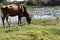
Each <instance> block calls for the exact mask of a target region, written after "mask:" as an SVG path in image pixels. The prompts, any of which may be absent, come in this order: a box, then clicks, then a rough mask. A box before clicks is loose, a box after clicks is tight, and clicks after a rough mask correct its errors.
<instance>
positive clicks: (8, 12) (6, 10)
mask: <svg viewBox="0 0 60 40" xmlns="http://www.w3.org/2000/svg"><path fill="white" fill-rule="evenodd" d="M1 11H2V12H3V16H2V22H3V26H4V25H5V24H4V19H5V18H6V21H7V23H8V25H9V26H10V24H9V22H8V16H16V15H18V24H21V17H23V16H24V17H26V19H27V22H28V24H30V22H31V18H30V17H29V14H28V12H27V10H26V8H25V7H24V6H21V7H20V6H18V5H16V4H11V5H7V6H2V7H1Z"/></svg>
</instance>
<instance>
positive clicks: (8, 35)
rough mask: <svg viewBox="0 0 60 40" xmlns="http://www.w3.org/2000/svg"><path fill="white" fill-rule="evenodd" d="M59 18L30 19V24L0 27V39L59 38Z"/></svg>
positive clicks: (30, 39) (51, 39)
mask: <svg viewBox="0 0 60 40" xmlns="http://www.w3.org/2000/svg"><path fill="white" fill-rule="evenodd" d="M59 24H60V19H55V20H54V19H51V20H32V22H31V24H30V25H28V24H22V25H20V26H18V25H17V24H16V25H11V26H10V27H2V26H1V27H0V40H60V25H59Z"/></svg>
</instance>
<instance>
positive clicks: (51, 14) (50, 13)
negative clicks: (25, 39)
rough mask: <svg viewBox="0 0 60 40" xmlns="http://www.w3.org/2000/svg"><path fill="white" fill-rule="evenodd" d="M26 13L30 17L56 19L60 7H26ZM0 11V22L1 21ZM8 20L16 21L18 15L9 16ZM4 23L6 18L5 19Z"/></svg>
mask: <svg viewBox="0 0 60 40" xmlns="http://www.w3.org/2000/svg"><path fill="white" fill-rule="evenodd" d="M27 11H28V13H29V14H30V16H31V17H32V19H56V18H57V17H58V18H60V8H59V7H42V8H27ZM1 13H2V12H1V11H0V24H2V21H1ZM8 20H9V22H11V23H17V22H18V17H17V16H15V17H10V16H9V19H8ZM22 20H23V21H26V18H25V17H22ZM5 23H6V20H5Z"/></svg>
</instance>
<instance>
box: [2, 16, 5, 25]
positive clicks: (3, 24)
mask: <svg viewBox="0 0 60 40" xmlns="http://www.w3.org/2000/svg"><path fill="white" fill-rule="evenodd" d="M4 19H5V17H2V23H3V26H5V23H4Z"/></svg>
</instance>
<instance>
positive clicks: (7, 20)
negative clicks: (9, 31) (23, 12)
mask: <svg viewBox="0 0 60 40" xmlns="http://www.w3.org/2000/svg"><path fill="white" fill-rule="evenodd" d="M6 21H7V23H8V25H9V26H10V24H9V22H8V17H6Z"/></svg>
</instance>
